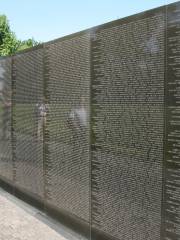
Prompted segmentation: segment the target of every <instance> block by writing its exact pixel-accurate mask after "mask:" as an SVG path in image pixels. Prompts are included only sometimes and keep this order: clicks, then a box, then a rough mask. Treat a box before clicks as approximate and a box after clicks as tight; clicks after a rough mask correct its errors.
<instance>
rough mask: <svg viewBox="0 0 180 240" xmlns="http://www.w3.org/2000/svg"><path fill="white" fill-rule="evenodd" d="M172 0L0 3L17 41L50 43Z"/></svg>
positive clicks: (21, 0)
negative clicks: (31, 40)
mask: <svg viewBox="0 0 180 240" xmlns="http://www.w3.org/2000/svg"><path fill="white" fill-rule="evenodd" d="M172 2H176V1H174V0H0V14H6V15H7V17H8V19H9V21H10V24H11V28H12V30H13V31H14V32H15V33H16V35H17V37H18V38H20V39H22V40H23V39H27V38H31V37H34V38H35V39H36V40H39V41H43V42H45V41H49V40H52V39H55V38H59V37H61V36H64V35H67V34H71V33H74V32H78V31H81V30H84V29H86V28H90V27H93V26H96V25H99V24H102V23H105V22H109V21H112V20H115V19H118V18H122V17H125V16H129V15H132V14H135V13H138V12H141V11H144V10H148V9H151V8H155V7H158V6H161V5H164V4H169V3H172Z"/></svg>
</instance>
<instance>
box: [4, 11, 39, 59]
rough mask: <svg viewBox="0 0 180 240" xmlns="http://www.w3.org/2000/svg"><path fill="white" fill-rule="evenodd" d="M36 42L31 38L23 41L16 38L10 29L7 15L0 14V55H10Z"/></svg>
mask: <svg viewBox="0 0 180 240" xmlns="http://www.w3.org/2000/svg"><path fill="white" fill-rule="evenodd" d="M38 44H39V43H38V42H37V41H35V40H34V39H33V38H32V39H28V40H24V41H21V40H18V39H17V37H16V35H15V33H13V32H12V31H11V28H10V25H9V21H8V19H7V17H6V16H5V15H0V56H7V55H11V54H14V53H16V52H18V51H20V50H24V49H26V48H30V47H33V46H36V45H38Z"/></svg>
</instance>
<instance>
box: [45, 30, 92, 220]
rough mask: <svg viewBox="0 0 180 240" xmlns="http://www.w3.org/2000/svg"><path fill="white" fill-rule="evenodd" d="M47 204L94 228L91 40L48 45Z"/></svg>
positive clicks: (83, 38) (84, 38)
mask: <svg viewBox="0 0 180 240" xmlns="http://www.w3.org/2000/svg"><path fill="white" fill-rule="evenodd" d="M45 51H46V58H45V64H46V72H47V73H46V80H47V83H46V87H47V98H48V103H49V104H48V107H49V111H48V117H47V131H46V135H47V137H48V139H47V141H48V142H47V145H48V158H46V159H47V162H46V164H47V171H46V172H47V176H46V181H47V188H46V191H47V202H48V203H50V204H52V205H54V206H55V207H57V208H59V209H62V210H65V211H67V212H69V213H70V214H73V215H75V216H76V217H78V218H80V219H83V220H85V221H86V222H89V217H90V216H89V210H90V206H89V196H90V188H89V185H90V179H89V174H90V172H89V171H90V170H89V166H90V162H89V148H90V145H89V98H90V36H89V34H82V35H77V36H72V37H71V36H70V37H69V38H67V39H62V40H61V41H57V42H56V41H55V42H54V43H50V44H47V45H46V49H45Z"/></svg>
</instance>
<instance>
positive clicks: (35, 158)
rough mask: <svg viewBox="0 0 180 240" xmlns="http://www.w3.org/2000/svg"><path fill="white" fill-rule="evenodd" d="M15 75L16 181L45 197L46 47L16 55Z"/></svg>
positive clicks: (29, 190)
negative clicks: (42, 119) (42, 113)
mask: <svg viewBox="0 0 180 240" xmlns="http://www.w3.org/2000/svg"><path fill="white" fill-rule="evenodd" d="M13 77H14V79H13V81H14V99H13V108H14V110H13V129H14V133H13V136H14V137H13V138H14V141H15V143H14V145H15V151H14V162H15V163H14V164H15V183H16V184H17V185H18V186H20V187H21V188H24V189H25V190H27V191H28V192H30V193H32V194H35V195H37V196H39V197H43V195H44V193H43V189H44V184H43V138H42V137H41V136H39V134H38V125H39V121H40V120H39V116H38V106H39V104H41V103H42V102H43V93H44V92H43V89H44V88H43V49H42V48H40V49H37V50H33V51H30V52H25V53H22V54H19V55H16V56H14V57H13ZM41 131H43V129H41Z"/></svg>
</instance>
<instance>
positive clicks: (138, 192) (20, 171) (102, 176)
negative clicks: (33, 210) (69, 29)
mask: <svg viewBox="0 0 180 240" xmlns="http://www.w3.org/2000/svg"><path fill="white" fill-rule="evenodd" d="M179 81H180V3H179V2H178V3H174V4H170V5H167V6H163V7H160V8H157V9H154V10H150V11H147V12H143V13H140V14H137V15H134V16H131V17H127V18H124V19H120V20H117V21H114V22H110V23H107V24H104V25H101V26H98V27H94V28H91V29H88V30H86V31H83V32H80V33H76V34H72V35H69V36H67V37H63V38H61V39H58V40H55V41H52V42H48V43H45V44H42V45H40V46H38V47H35V48H33V49H30V50H27V51H23V52H21V53H19V54H17V55H14V56H11V57H7V58H2V59H0V98H1V101H0V137H1V141H0V183H8V184H9V185H11V186H12V189H13V192H14V194H17V193H20V194H19V196H21V195H23V194H25V195H26V196H28V197H30V198H31V199H35V200H36V201H38V202H40V203H41V205H42V207H43V209H44V211H45V213H47V214H49V213H50V212H51V210H52V211H54V212H56V213H57V214H59V215H60V216H61V219H62V216H64V217H63V218H66V216H68V217H67V221H69V220H72V226H75V228H76V229H77V230H79V231H80V232H83V233H84V232H86V238H87V239H98V240H99V239H100V240H121V239H123V240H178V239H180V211H179V209H180V142H179V138H180V129H179V128H180V127H179V126H180V122H179V118H180V91H179ZM61 214H63V215H61ZM75 222H76V224H74V223H75ZM84 229H86V230H85V231H84Z"/></svg>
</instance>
